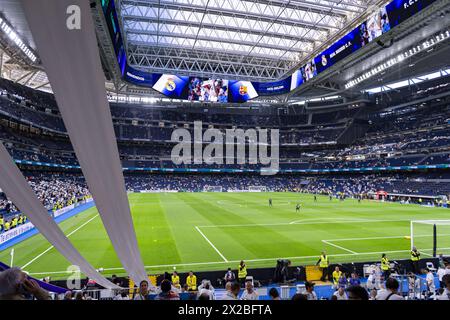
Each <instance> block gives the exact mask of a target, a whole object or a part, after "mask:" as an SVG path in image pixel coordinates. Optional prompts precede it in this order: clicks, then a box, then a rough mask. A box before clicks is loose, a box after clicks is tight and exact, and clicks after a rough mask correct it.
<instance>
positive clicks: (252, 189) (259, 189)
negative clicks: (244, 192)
mask: <svg viewBox="0 0 450 320" xmlns="http://www.w3.org/2000/svg"><path fill="white" fill-rule="evenodd" d="M266 190H267V188H266V187H264V186H249V187H248V191H249V192H264V191H266Z"/></svg>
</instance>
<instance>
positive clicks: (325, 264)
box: [319, 255, 328, 268]
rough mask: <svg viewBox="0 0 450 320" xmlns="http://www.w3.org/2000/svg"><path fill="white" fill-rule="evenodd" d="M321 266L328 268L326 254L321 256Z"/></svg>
mask: <svg viewBox="0 0 450 320" xmlns="http://www.w3.org/2000/svg"><path fill="white" fill-rule="evenodd" d="M319 267H321V268H328V256H324V255H321V256H320V262H319Z"/></svg>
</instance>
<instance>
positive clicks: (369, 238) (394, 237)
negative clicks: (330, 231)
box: [325, 234, 450, 241]
mask: <svg viewBox="0 0 450 320" xmlns="http://www.w3.org/2000/svg"><path fill="white" fill-rule="evenodd" d="M432 236H433V235H432V234H430V235H425V234H421V235H417V236H414V238H426V237H432ZM437 236H450V234H438V235H437ZM404 237H405V235H403V236H386V237H367V238H345V239H327V240H325V241H354V240H377V239H399V238H404ZM408 237H409V236H408Z"/></svg>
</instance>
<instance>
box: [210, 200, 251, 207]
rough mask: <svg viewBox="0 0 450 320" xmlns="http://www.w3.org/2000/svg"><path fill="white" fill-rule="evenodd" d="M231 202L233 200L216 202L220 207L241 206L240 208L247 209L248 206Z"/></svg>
mask: <svg viewBox="0 0 450 320" xmlns="http://www.w3.org/2000/svg"><path fill="white" fill-rule="evenodd" d="M229 201H231V200H217V201H216V203H217V204H220V205H224V206H230V205H231V206H239V207H241V208H242V207H244V206H245V207H247V205H243V204H240V203H233V202H231V203H230V202H229ZM224 202H225V203H224Z"/></svg>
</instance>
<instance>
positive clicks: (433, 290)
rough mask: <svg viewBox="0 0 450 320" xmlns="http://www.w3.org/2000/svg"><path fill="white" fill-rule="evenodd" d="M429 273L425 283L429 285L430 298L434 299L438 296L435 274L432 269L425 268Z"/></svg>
mask: <svg viewBox="0 0 450 320" xmlns="http://www.w3.org/2000/svg"><path fill="white" fill-rule="evenodd" d="M425 271H426V273H427V275H426V277H425V281H426V283H427V291H428V296H429V297H432V298H434V297H435V294H436V286H435V285H434V274H433V272H431V270H430V269H428V268H425Z"/></svg>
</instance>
